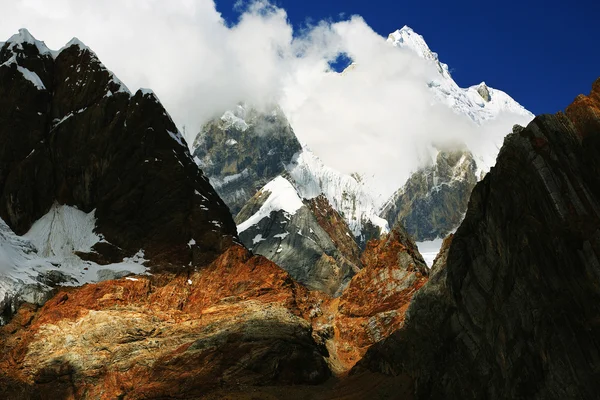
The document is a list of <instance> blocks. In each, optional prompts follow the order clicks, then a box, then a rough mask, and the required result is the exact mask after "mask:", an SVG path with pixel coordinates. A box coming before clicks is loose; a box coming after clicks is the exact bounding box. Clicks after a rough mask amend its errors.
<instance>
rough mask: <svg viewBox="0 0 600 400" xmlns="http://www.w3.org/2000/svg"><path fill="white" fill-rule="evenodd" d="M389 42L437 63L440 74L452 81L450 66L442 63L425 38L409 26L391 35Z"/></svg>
mask: <svg viewBox="0 0 600 400" xmlns="http://www.w3.org/2000/svg"><path fill="white" fill-rule="evenodd" d="M388 42H389V43H391V44H392V45H394V46H396V47H401V48H406V49H410V50H412V51H414V52H415V53H416V54H417V55H418V56H419V57H421V58H424V59H426V60H431V61H433V62H435V63H436V65H437V69H438V71H439V73H440V74H441V75H442V76H443V77H445V78H448V79H452V78H451V77H450V72H449V71H448V65H446V64H444V63H441V62H440V60H439V58H438V55H437V53H434V52H433V51H431V49H430V48H429V46H428V45H427V42H425V39H424V38H423V36H421V35H419V34H418V33H416V32H415V31H414V30H413V29H412V28H410V27H409V26H406V25H404V27H403V28H402V29H398V30H397V31H395V32H392V33H390V35H389V36H388Z"/></svg>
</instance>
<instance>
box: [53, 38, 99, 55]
mask: <svg viewBox="0 0 600 400" xmlns="http://www.w3.org/2000/svg"><path fill="white" fill-rule="evenodd" d="M73 46H77V47H78V48H79V50H80V51H84V50H87V51H89V52H90V53H92V54H94V55H96V53H94V52H93V51H92V49H90V48H89V47H87V46H86V45H85V43H83V42H82V41H81V40H79V39H78V38H76V37H74V38H73V39H71V40H69V42H68V43H67V44H65V45H64V46H63V47H62V48H61V49H60V50H59V51H58V54H60V53H61V52H62V51H63V50H66V49H68V48H70V47H73ZM96 58H97V57H96Z"/></svg>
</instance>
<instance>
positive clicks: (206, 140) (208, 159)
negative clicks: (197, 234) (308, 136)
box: [194, 105, 302, 215]
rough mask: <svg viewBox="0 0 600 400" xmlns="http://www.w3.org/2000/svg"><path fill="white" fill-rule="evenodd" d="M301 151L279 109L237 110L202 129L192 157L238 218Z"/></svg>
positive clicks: (244, 107) (239, 108)
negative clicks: (264, 111) (247, 203)
mask: <svg viewBox="0 0 600 400" xmlns="http://www.w3.org/2000/svg"><path fill="white" fill-rule="evenodd" d="M301 149H302V147H301V146H300V143H299V142H298V139H297V138H296V135H295V134H294V131H293V130H292V127H291V126H290V124H289V123H288V121H287V118H286V117H285V115H284V114H283V112H282V111H281V110H279V109H278V108H276V109H275V110H273V112H272V113H263V112H259V111H257V110H255V109H253V108H249V107H247V106H241V105H240V106H238V107H237V109H236V110H235V113H232V112H227V113H226V114H225V115H224V116H223V117H222V118H220V119H217V120H214V121H211V122H209V123H208V124H206V125H205V126H204V128H203V129H202V132H201V133H200V134H199V135H198V138H197V139H196V141H195V143H194V157H196V158H197V160H198V164H199V165H200V166H201V168H202V170H203V171H204V173H205V174H206V175H207V176H208V177H209V178H210V180H211V183H212V185H213V186H214V188H215V190H216V191H217V192H218V193H219V195H220V196H221V197H222V198H223V200H224V201H225V203H226V204H227V205H228V206H229V208H230V209H231V212H232V213H233V214H234V215H236V214H237V213H238V212H239V211H240V210H241V209H242V207H243V206H244V204H245V203H246V202H247V201H248V200H250V198H252V196H254V194H255V193H256V192H257V191H258V190H259V189H260V188H261V187H263V186H264V185H265V184H266V183H267V182H269V181H270V180H271V179H273V178H275V177H276V176H277V175H280V174H282V173H283V172H284V171H285V165H286V164H289V163H290V161H291V160H292V157H293V156H294V154H295V153H297V152H299V151H300V150H301Z"/></svg>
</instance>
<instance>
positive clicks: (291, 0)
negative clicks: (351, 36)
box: [216, 0, 600, 114]
mask: <svg viewBox="0 0 600 400" xmlns="http://www.w3.org/2000/svg"><path fill="white" fill-rule="evenodd" d="M235 3H236V0H216V4H217V10H218V11H219V12H221V13H222V14H223V16H224V18H225V19H227V20H229V21H235V20H236V19H237V16H238V14H237V13H236V12H235V11H234V5H235ZM272 3H273V4H275V5H277V6H279V7H281V8H284V9H285V10H286V11H287V13H288V18H289V20H290V22H291V23H292V24H293V25H294V27H295V28H302V27H305V26H307V24H314V23H317V22H318V21H320V20H322V19H325V20H329V21H337V20H340V19H344V18H347V17H349V16H351V15H354V14H358V15H361V16H362V17H363V18H364V19H365V21H366V22H367V23H368V24H369V25H370V26H371V28H373V29H374V30H375V31H376V32H378V33H379V34H381V35H382V36H384V37H386V36H387V35H388V34H389V33H391V32H392V31H394V30H396V29H399V28H401V27H402V26H403V25H408V26H410V27H411V28H413V29H414V30H415V31H416V32H418V33H420V34H421V35H423V36H424V37H425V40H426V41H427V43H428V44H429V46H430V48H431V49H432V50H433V51H436V52H437V53H438V54H439V56H440V59H441V61H442V62H445V63H446V64H448V65H449V66H450V68H451V72H452V75H453V77H454V79H455V80H456V81H457V83H458V84H459V85H461V86H463V87H465V86H470V85H473V84H477V83H479V82H481V81H486V83H487V84H489V85H490V86H492V87H495V88H498V89H501V90H504V91H506V92H507V93H509V94H510V95H511V96H513V97H514V98H515V99H516V100H517V101H519V102H520V103H521V104H522V105H524V106H525V107H526V108H528V109H529V110H530V111H532V112H533V113H534V114H541V113H553V112H556V111H559V110H563V109H564V108H565V107H566V106H567V105H568V104H569V103H571V101H572V100H573V99H574V98H575V96H577V95H578V94H580V93H585V94H587V93H588V92H589V89H590V87H591V84H592V82H593V81H594V80H595V79H596V78H598V77H600V51H599V50H598V48H599V46H600V29H599V28H598V16H600V1H593V0H581V1H578V0H573V1H558V0H521V1H514V0H506V1H472V0H468V1H460V2H457V1H449V0H446V1H438V0H426V1H411V2H402V1H389V0H369V1H364V0H345V1H343V0H334V1H324V0H302V1H298V0H275V1H272Z"/></svg>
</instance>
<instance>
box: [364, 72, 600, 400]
mask: <svg viewBox="0 0 600 400" xmlns="http://www.w3.org/2000/svg"><path fill="white" fill-rule="evenodd" d="M599 160H600V80H598V81H596V82H595V83H594V85H593V88H592V91H591V94H590V95H589V96H579V97H578V98H577V99H576V100H575V102H574V103H573V104H572V105H571V106H569V107H568V108H567V110H566V113H564V114H563V113H559V114H556V115H543V116H540V117H537V118H535V120H534V121H533V122H532V123H530V124H529V125H528V126H527V128H521V127H516V128H515V129H514V132H513V133H512V134H510V135H509V136H507V138H506V140H505V142H504V146H503V147H502V149H501V151H500V154H499V156H498V160H497V164H496V166H495V167H494V168H493V169H492V170H491V171H490V173H489V174H488V175H487V176H486V177H485V178H484V179H483V181H482V182H480V183H478V184H477V186H476V187H475V189H474V190H473V194H472V195H471V199H470V202H469V208H468V211H467V214H466V217H465V220H464V221H463V223H462V224H461V226H460V227H459V228H458V230H457V231H456V234H455V235H454V237H453V239H452V243H451V245H450V246H449V248H448V249H447V254H446V255H443V256H442V257H440V258H438V262H441V263H443V262H444V258H446V261H445V265H436V267H435V274H434V275H433V276H432V278H431V279H430V281H429V282H428V284H426V285H425V286H424V287H423V289H422V290H421V291H420V292H419V293H418V294H417V295H416V296H415V298H414V300H413V302H412V303H411V305H410V307H409V310H408V312H407V319H406V322H405V325H404V328H403V329H401V330H399V331H398V332H396V333H395V334H394V335H392V336H391V337H390V338H388V339H386V340H384V341H382V342H381V343H379V344H377V345H375V346H374V347H373V348H371V350H370V351H369V352H368V353H367V355H366V356H365V358H364V360H363V361H362V362H361V364H360V366H358V367H357V368H356V370H355V372H358V371H361V370H362V371H364V370H376V371H381V372H385V373H388V374H393V375H398V376H406V375H409V376H412V378H413V379H414V380H415V383H416V394H417V396H418V397H419V398H440V399H441V398H461V399H467V398H473V399H476V398H498V399H500V398H536V399H558V398H560V399H567V398H568V399H575V398H577V399H594V398H597V396H598V393H600V355H599V354H600V324H599V321H600V305H599V304H600V302H599V300H600V289H599V285H598V282H599V281H600V262H599V260H600V162H599Z"/></svg>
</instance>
